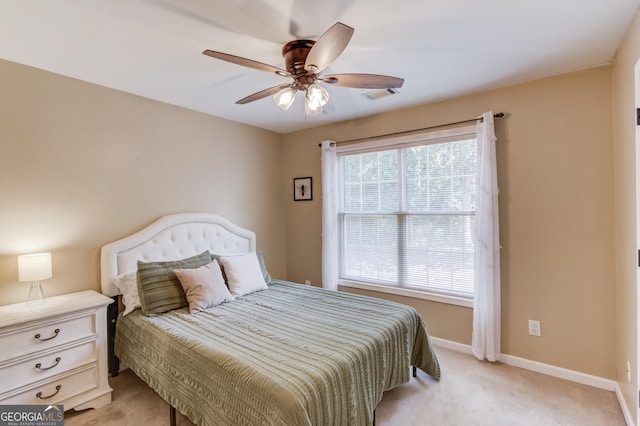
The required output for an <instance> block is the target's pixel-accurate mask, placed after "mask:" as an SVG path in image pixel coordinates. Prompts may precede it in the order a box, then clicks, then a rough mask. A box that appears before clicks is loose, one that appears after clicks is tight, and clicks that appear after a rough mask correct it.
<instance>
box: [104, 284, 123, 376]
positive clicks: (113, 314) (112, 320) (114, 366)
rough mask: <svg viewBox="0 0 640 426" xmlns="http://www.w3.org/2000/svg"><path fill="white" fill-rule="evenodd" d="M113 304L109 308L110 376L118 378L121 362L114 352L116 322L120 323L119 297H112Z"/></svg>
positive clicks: (108, 343) (108, 344)
mask: <svg viewBox="0 0 640 426" xmlns="http://www.w3.org/2000/svg"><path fill="white" fill-rule="evenodd" d="M112 299H113V303H112V304H110V305H109V306H108V307H107V346H108V352H109V374H111V377H116V376H117V375H118V371H119V370H120V360H119V359H118V357H117V356H116V355H115V354H114V352H113V345H114V344H115V340H116V322H117V321H118V310H119V309H118V296H114V297H112Z"/></svg>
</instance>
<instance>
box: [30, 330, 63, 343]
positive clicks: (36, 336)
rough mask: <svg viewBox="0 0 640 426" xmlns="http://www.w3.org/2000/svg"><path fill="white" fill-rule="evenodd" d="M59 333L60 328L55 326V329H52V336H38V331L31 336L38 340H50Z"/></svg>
mask: <svg viewBox="0 0 640 426" xmlns="http://www.w3.org/2000/svg"><path fill="white" fill-rule="evenodd" d="M59 333H60V329H59V328H56V329H55V330H53V336H51V337H40V333H38V334H36V335H35V336H33V338H34V339H36V340H37V341H39V342H46V341H47V340H51V339H53V338H55V337H57V336H58V334H59Z"/></svg>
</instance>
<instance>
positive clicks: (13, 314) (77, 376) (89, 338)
mask: <svg viewBox="0 0 640 426" xmlns="http://www.w3.org/2000/svg"><path fill="white" fill-rule="evenodd" d="M112 301H113V300H112V299H110V298H109V297H106V296H104V295H102V294H100V293H97V292H95V291H92V290H88V291H81V292H78V293H71V294H64V295H61V296H55V297H49V298H47V300H46V302H45V303H44V304H42V305H36V306H27V305H26V304H25V303H24V302H23V303H16V304H14V305H4V306H0V404H2V405H4V404H48V405H54V404H63V405H64V409H65V411H66V410H69V409H71V408H76V409H85V408H98V407H102V406H104V405H106V404H108V403H110V402H111V388H110V387H109V382H108V375H107V312H106V311H107V305H109V304H110V303H111V302H112Z"/></svg>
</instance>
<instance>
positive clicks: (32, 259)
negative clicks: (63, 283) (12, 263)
mask: <svg viewBox="0 0 640 426" xmlns="http://www.w3.org/2000/svg"><path fill="white" fill-rule="evenodd" d="M52 276H53V274H52V271H51V253H38V254H26V255H24V256H18V280H19V281H40V280H46V279H48V278H51V277H52Z"/></svg>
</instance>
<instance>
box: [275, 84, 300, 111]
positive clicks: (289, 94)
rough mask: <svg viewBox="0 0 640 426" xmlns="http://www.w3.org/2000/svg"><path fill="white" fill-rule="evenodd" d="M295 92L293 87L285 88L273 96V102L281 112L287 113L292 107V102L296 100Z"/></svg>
mask: <svg viewBox="0 0 640 426" xmlns="http://www.w3.org/2000/svg"><path fill="white" fill-rule="evenodd" d="M296 92H297V90H296V89H294V88H293V87H291V86H289V87H285V88H284V89H282V90H280V91H279V92H278V93H276V94H275V95H273V100H274V101H275V102H276V105H278V106H279V107H280V108H281V109H282V110H283V111H287V110H288V109H289V108H291V105H293V101H294V100H295V99H296Z"/></svg>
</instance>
